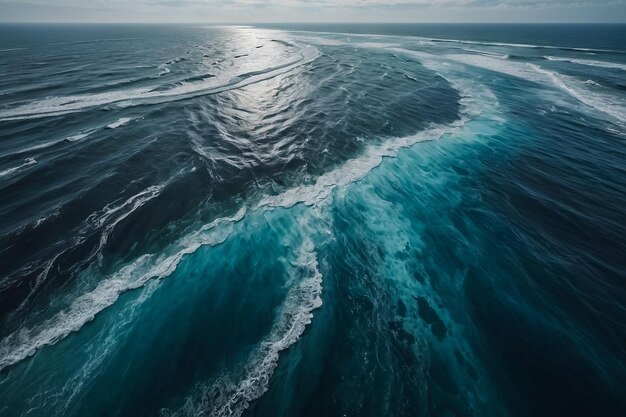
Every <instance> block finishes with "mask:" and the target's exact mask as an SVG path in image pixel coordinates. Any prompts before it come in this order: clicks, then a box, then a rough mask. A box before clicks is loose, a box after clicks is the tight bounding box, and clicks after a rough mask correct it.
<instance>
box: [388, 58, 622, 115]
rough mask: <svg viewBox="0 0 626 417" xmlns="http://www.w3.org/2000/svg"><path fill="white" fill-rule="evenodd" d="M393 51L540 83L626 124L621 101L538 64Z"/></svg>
mask: <svg viewBox="0 0 626 417" xmlns="http://www.w3.org/2000/svg"><path fill="white" fill-rule="evenodd" d="M393 50H394V51H396V52H402V53H405V54H409V55H411V56H414V57H416V58H418V59H427V60H438V59H439V60H441V59H443V60H450V61H455V62H459V63H462V64H466V65H471V66H475V67H479V68H484V69H487V70H490V71H496V72H500V73H503V74H507V75H510V76H513V77H517V78H521V79H524V80H527V81H531V82H535V83H539V84H544V85H545V84H548V85H552V86H554V87H557V88H559V89H560V90H561V91H563V92H565V93H567V94H569V95H570V96H571V97H573V98H575V99H576V100H578V101H579V102H581V103H583V104H585V105H587V106H589V107H592V108H594V109H595V110H597V111H600V112H602V113H604V114H606V115H608V116H610V117H611V118H613V119H615V120H618V121H619V122H620V123H624V122H626V106H625V105H624V103H623V102H622V101H618V100H616V99H615V98H613V97H611V96H609V95H606V94H603V93H601V92H596V91H592V89H590V88H586V87H585V86H586V85H587V84H586V83H585V81H581V80H578V79H576V78H574V77H571V76H566V75H563V74H559V73H557V72H554V71H549V70H546V69H543V68H541V67H539V66H538V65H535V64H531V63H521V62H511V61H506V60H502V59H497V58H492V57H488V56H481V55H471V54H449V55H433V54H430V53H427V52H421V51H412V50H407V49H398V48H395V49H393Z"/></svg>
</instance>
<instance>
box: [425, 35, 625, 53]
mask: <svg viewBox="0 0 626 417" xmlns="http://www.w3.org/2000/svg"><path fill="white" fill-rule="evenodd" d="M420 39H427V40H429V41H433V42H443V43H458V44H462V45H484V46H505V47H510V48H530V49H562V50H570V51H581V52H615V53H626V52H625V51H618V50H613V49H593V48H577V47H571V46H556V45H532V44H526V43H505V42H482V41H471V40H462V39H443V38H420Z"/></svg>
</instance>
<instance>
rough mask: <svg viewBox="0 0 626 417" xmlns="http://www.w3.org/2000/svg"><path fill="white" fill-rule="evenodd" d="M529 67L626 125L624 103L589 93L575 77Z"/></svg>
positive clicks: (588, 104)
mask: <svg viewBox="0 0 626 417" xmlns="http://www.w3.org/2000/svg"><path fill="white" fill-rule="evenodd" d="M529 65H530V67H531V68H533V69H534V70H535V71H537V72H538V73H540V74H545V75H547V76H548V77H549V78H550V80H551V81H552V82H553V83H554V85H556V86H558V87H559V88H561V89H562V90H564V91H566V92H567V93H569V94H570V95H571V96H572V97H574V98H576V99H577V100H578V101H580V102H581V103H584V104H586V105H587V106H589V107H593V108H594V109H596V110H598V111H600V112H602V113H606V114H608V115H609V116H611V117H613V118H615V119H617V120H619V121H620V122H622V123H626V106H625V105H624V103H623V102H617V101H615V100H612V99H611V98H610V97H608V96H605V95H603V94H598V93H594V92H592V91H589V89H582V88H580V87H578V86H577V85H576V84H577V80H576V79H574V78H573V77H569V76H566V75H563V74H559V73H557V72H554V71H550V70H547V69H544V68H541V67H539V66H538V65H534V64H529Z"/></svg>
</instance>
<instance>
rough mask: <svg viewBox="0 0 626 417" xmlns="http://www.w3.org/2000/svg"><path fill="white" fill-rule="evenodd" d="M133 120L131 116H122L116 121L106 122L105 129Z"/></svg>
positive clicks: (114, 127)
mask: <svg viewBox="0 0 626 417" xmlns="http://www.w3.org/2000/svg"><path fill="white" fill-rule="evenodd" d="M132 120H133V118H132V117H122V118H120V119H118V120H116V121H114V122H113V123H110V124H108V125H107V126H106V127H107V129H116V128H118V127H120V126H125V125H127V124H128V123H130V122H131V121H132Z"/></svg>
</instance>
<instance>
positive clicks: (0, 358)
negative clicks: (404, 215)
mask: <svg viewBox="0 0 626 417" xmlns="http://www.w3.org/2000/svg"><path fill="white" fill-rule="evenodd" d="M425 64H426V65H429V66H430V67H431V68H432V69H434V70H438V69H442V68H445V66H441V64H440V63H439V62H435V61H428V60H426V62H425ZM450 81H451V82H452V83H453V86H456V87H457V88H459V91H460V94H461V111H462V114H463V117H462V118H461V119H459V120H458V121H456V122H454V123H452V124H450V125H447V126H434V127H432V128H430V129H427V130H426V131H423V132H421V133H418V134H416V135H412V136H408V137H403V138H390V139H387V140H385V141H383V142H382V143H380V144H379V145H377V146H373V147H371V148H368V149H367V150H366V151H365V152H364V153H363V155H362V156H360V157H358V158H356V159H353V160H350V161H348V162H346V163H344V164H343V165H342V166H340V167H338V168H336V169H334V170H332V171H330V172H328V173H326V174H323V175H322V176H320V177H319V178H318V179H317V181H316V182H315V184H312V185H305V186H300V187H294V188H291V189H288V190H286V191H285V192H283V193H282V194H279V195H275V196H268V197H265V198H262V199H261V200H260V201H259V202H258V204H256V205H255V206H254V208H253V209H254V210H262V209H271V208H275V207H292V206H294V205H296V204H299V203H302V204H305V205H309V206H317V205H318V204H320V203H323V202H324V201H326V200H327V199H328V197H330V196H331V194H332V192H333V190H335V189H336V188H337V187H342V186H347V185H348V184H350V183H352V182H355V181H359V180H361V179H362V178H364V177H365V176H366V175H367V174H368V173H369V172H370V171H371V170H372V169H374V168H375V167H377V166H378V165H380V163H381V162H382V160H383V159H384V158H385V157H394V156H396V155H397V153H398V152H399V150H400V149H402V148H405V147H409V146H411V145H413V144H415V143H417V142H420V141H425V140H433V139H437V138H440V137H441V136H442V135H444V134H447V133H453V132H455V131H457V130H458V129H460V128H461V127H462V126H463V125H464V124H465V123H466V122H467V120H468V117H473V116H475V115H478V114H480V112H483V111H485V106H483V105H482V104H480V103H476V102H475V99H474V98H472V97H470V96H469V95H468V94H467V90H466V87H465V86H464V85H462V84H459V83H463V82H465V81H463V80H456V81H455V80H454V79H451V80H450ZM489 93H490V92H489V91H488V90H485V91H481V92H480V95H485V94H487V95H489ZM487 101H488V102H490V103H494V102H496V100H495V97H493V96H492V95H489V97H488V98H487ZM479 104H480V105H479ZM160 190H161V188H160V187H151V188H149V189H147V190H144V191H142V192H141V193H139V194H137V195H135V196H133V197H131V198H129V199H127V200H126V201H125V202H123V203H122V204H119V205H109V206H107V207H105V209H103V210H102V211H101V212H100V213H97V214H95V215H93V216H91V217H90V219H89V222H91V223H93V224H95V225H96V226H104V225H109V229H112V227H114V226H115V224H117V223H118V222H119V221H121V220H123V219H124V218H125V217H127V216H128V214H129V213H131V212H132V211H134V210H135V209H136V208H138V207H140V206H141V205H142V204H145V202H146V201H148V200H149V199H151V198H154V196H156V195H158V193H159V192H160ZM120 213H121V214H120ZM245 213H246V208H245V207H244V208H242V209H240V210H239V212H237V213H236V214H235V215H234V216H232V217H225V218H219V219H217V220H215V221H213V222H211V223H209V224H207V225H205V226H203V227H201V228H200V229H199V230H197V231H194V232H191V233H189V234H188V235H186V236H184V237H183V238H181V239H179V240H178V241H176V242H175V243H174V244H172V245H171V246H170V247H169V248H168V249H166V250H165V251H163V252H162V253H160V254H145V255H143V256H140V257H139V258H137V259H136V260H135V261H134V262H132V263H130V264H128V265H126V266H124V267H123V268H121V269H120V270H119V271H117V272H116V273H114V274H112V275H110V276H108V277H106V278H105V279H103V280H101V281H100V282H99V284H98V285H97V286H96V288H94V289H93V290H91V291H89V292H87V293H85V294H82V295H80V296H78V297H77V298H75V299H74V301H73V302H72V303H71V305H69V306H68V307H67V308H65V309H64V310H62V311H60V312H59V313H56V314H55V315H54V316H53V317H51V318H50V319H48V320H46V321H44V322H43V323H40V324H39V325H36V326H34V327H32V328H23V329H21V330H19V331H17V332H15V333H12V334H10V335H9V336H7V337H6V338H5V339H3V340H2V341H0V371H1V370H2V369H4V368H6V367H8V366H11V365H13V364H15V363H18V362H20V361H22V360H23V359H25V358H27V357H30V356H32V355H33V354H34V353H35V352H37V350H39V349H41V348H42V347H45V346H48V345H53V344H55V343H56V342H58V341H60V340H62V339H63V338H65V337H66V336H68V335H69V334H71V333H72V332H76V331H78V330H80V329H81V328H82V327H83V326H84V324H85V323H87V322H89V321H91V320H93V319H94V317H95V316H96V315H97V314H98V313H100V312H101V311H103V310H104V309H106V308H108V307H110V306H111V305H113V304H114V303H115V302H116V301H117V299H118V298H119V296H120V295H121V294H122V293H123V292H126V291H129V290H133V289H137V288H140V287H142V286H144V285H145V284H146V283H147V282H148V281H149V280H151V279H159V278H163V277H167V276H169V275H170V274H171V273H172V272H174V270H175V269H176V267H177V266H178V264H179V263H180V261H181V260H182V259H183V257H184V256H186V255H188V254H191V253H194V252H195V251H196V250H198V249H199V248H200V247H202V246H205V245H209V246H214V245H218V244H221V243H222V242H224V241H225V240H226V239H227V238H228V237H229V236H230V234H231V233H232V230H233V227H234V224H235V223H236V222H238V221H240V220H241V219H242V218H243V217H244V215H245ZM107 230H108V229H107ZM109 233H110V230H109ZM103 236H108V235H107V233H104V234H103ZM104 239H106V237H104ZM302 251H303V252H302V253H303V255H302V257H300V258H299V259H300V261H298V264H300V265H301V266H302V267H303V268H304V269H307V268H308V269H309V270H310V271H312V277H313V278H312V279H309V280H304V281H303V283H302V284H301V285H300V286H298V287H297V288H299V292H297V293H296V295H295V296H294V297H296V298H295V299H297V300H300V302H298V303H296V304H297V306H301V307H298V309H297V310H296V311H295V313H293V316H294V317H296V318H297V320H295V321H289V324H288V325H286V327H285V330H284V333H280V334H281V335H282V336H280V337H278V336H277V335H276V332H273V333H272V336H271V337H270V339H269V341H268V342H267V343H264V344H263V345H262V347H261V348H260V351H259V352H264V353H262V354H259V355H258V358H261V359H254V361H255V362H254V363H255V364H257V365H255V366H253V367H251V368H250V369H249V370H248V371H246V372H247V375H248V377H246V378H244V381H245V382H244V383H243V385H241V384H240V385H238V388H237V389H236V390H234V391H232V392H231V391H229V392H231V394H232V395H231V394H229V396H228V398H226V397H225V398H226V400H225V402H224V403H223V404H222V406H221V407H220V408H219V409H220V410H222V411H223V412H227V411H228V410H231V411H232V410H242V408H240V407H241V406H242V404H245V405H247V403H248V402H249V401H250V400H251V399H254V398H258V396H260V395H261V394H262V393H263V392H264V391H265V390H266V388H264V387H266V380H268V379H269V376H270V375H271V371H272V370H273V369H274V367H275V363H276V361H277V357H278V352H280V351H281V350H283V349H285V348H287V347H288V346H290V345H291V344H292V343H294V342H295V341H296V340H297V338H298V337H299V336H300V335H301V334H302V332H303V331H304V326H305V325H306V324H307V323H308V322H309V321H310V317H311V311H312V310H313V309H315V308H317V307H319V302H320V301H321V299H320V298H319V292H320V291H321V275H320V276H318V274H319V272H317V261H316V260H315V261H313V260H312V259H313V258H310V256H311V254H314V252H313V251H312V250H311V248H310V247H309V244H308V243H307V244H305V245H304V246H303V248H302ZM307 265H308V267H307ZM318 281H319V282H318ZM318 287H319V289H318ZM307 294H308V295H307ZM287 304H288V305H289V303H287ZM302 306H303V307H302ZM288 316H289V317H291V313H290V315H288ZM281 326H283V325H279V326H278V328H282V327H281ZM255 369H257V370H256V371H255ZM268 370H269V372H268ZM254 381H260V383H258V384H256V385H255V384H253V382H254ZM244 408H245V406H244Z"/></svg>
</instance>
